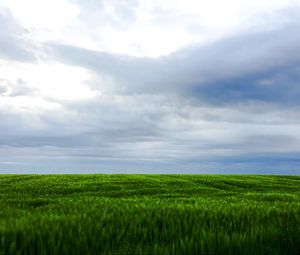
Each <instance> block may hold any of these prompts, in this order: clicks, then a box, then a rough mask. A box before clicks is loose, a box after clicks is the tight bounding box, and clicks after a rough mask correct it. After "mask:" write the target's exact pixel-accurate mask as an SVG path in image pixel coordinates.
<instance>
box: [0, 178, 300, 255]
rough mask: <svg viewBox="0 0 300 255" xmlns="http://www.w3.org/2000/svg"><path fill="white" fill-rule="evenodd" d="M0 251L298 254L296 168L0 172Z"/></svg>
mask: <svg viewBox="0 0 300 255" xmlns="http://www.w3.org/2000/svg"><path fill="white" fill-rule="evenodd" d="M0 254H1V255H9V254H14V255H15V254H28V255H29V254H30V255H35V254H36V255H43V254H51V255H52V254H53V255H56V254H63V255H69V254H82V255H87V254H222V255H224V254H228V255H229V254H230V255H234V254H243V255H246V254H255V255H258V254H264V255H265V254H272V255H276V254H295V255H298V254H300V176H262V175H0Z"/></svg>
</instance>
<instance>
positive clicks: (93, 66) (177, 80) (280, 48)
mask: <svg viewBox="0 0 300 255" xmlns="http://www.w3.org/2000/svg"><path fill="white" fill-rule="evenodd" d="M299 41H300V26H299V25H298V24H289V25H288V26H286V27H284V28H280V29H275V30H271V31H264V32H259V33H252V34H250V35H249V34H245V35H238V36H233V37H230V38H225V39H223V40H220V41H217V42H215V43H213V44H211V45H208V46H204V47H203V46H202V47H197V46H191V47H187V48H185V49H182V50H180V51H178V52H176V53H174V54H171V55H169V56H167V57H162V58H158V59H151V58H135V57H129V56H121V55H115V54H109V53H103V52H95V51H90V50H86V49H82V48H77V47H73V46H68V45H58V44H52V45H50V48H51V49H52V54H54V56H55V57H58V58H60V59H61V61H64V62H65V63H68V64H72V65H79V66H83V67H85V68H88V69H90V70H92V71H94V72H95V73H96V74H97V75H100V76H101V75H102V76H106V77H107V76H108V77H111V79H112V80H113V82H114V84H116V89H117V90H118V91H119V92H120V93H157V92H158V91H161V92H162V93H174V92H175V93H176V92H178V93H183V94H185V93H186V94H187V95H189V96H194V97H199V99H200V100H201V101H208V102H211V103H216V102H218V103H232V102H236V101H243V100H246V101H247V100H259V101H274V102H278V103H280V102H281V103H284V102H293V103H297V101H298V100H297V98H298V96H299V86H298V82H299V78H300V77H299V67H300V55H299V52H300V46H299ZM93 88H94V89H97V87H96V86H94V87H93Z"/></svg>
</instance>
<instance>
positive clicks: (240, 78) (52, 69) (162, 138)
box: [0, 0, 300, 174]
mask: <svg viewBox="0 0 300 255" xmlns="http://www.w3.org/2000/svg"><path fill="white" fill-rule="evenodd" d="M0 173H241V174H242V173H254V174H300V0H260V1H259V0H227V1H220V0H219V1H217V0H210V1H204V0H164V1H161V0H26V1H22V0H0Z"/></svg>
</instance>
